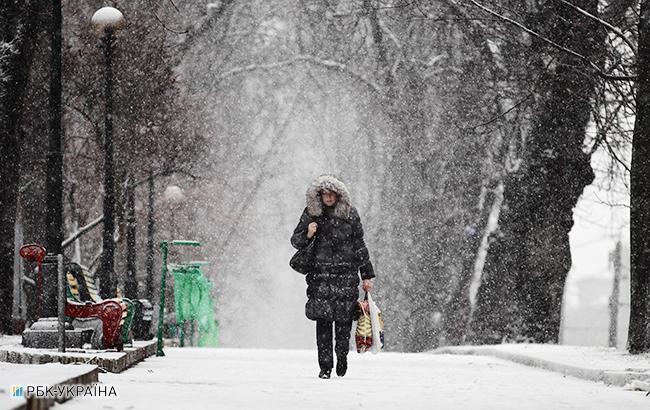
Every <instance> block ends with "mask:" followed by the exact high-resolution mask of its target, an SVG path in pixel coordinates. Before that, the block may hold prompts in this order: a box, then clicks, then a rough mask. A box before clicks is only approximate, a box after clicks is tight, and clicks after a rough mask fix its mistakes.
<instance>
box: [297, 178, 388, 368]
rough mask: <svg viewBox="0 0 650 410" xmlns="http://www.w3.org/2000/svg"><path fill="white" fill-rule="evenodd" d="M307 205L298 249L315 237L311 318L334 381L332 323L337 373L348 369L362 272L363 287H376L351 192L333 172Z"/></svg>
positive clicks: (323, 364)
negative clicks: (351, 332) (314, 322)
mask: <svg viewBox="0 0 650 410" xmlns="http://www.w3.org/2000/svg"><path fill="white" fill-rule="evenodd" d="M306 196H307V207H306V208H305V210H304V211H303V213H302V216H301V217H300V222H298V226H297V227H296V229H295V230H294V232H293V236H292V237H291V244H292V245H293V246H294V247H295V248H296V249H302V248H304V247H306V246H307V245H308V244H309V243H310V242H312V241H314V245H313V246H314V259H315V269H314V271H313V272H310V273H308V274H307V277H306V280H307V297H308V300H307V304H306V306H305V314H306V316H307V318H309V319H311V320H315V321H316V345H317V346H318V364H319V366H320V373H319V374H318V377H320V378H321V379H329V378H330V374H331V372H332V368H333V367H334V358H333V354H332V327H334V338H335V340H336V347H335V349H334V350H335V351H336V374H337V375H338V376H341V377H342V376H344V375H345V372H346V371H347V368H348V362H347V355H348V351H349V349H350V331H351V329H352V320H353V317H354V313H355V310H356V304H357V299H358V297H359V273H361V279H363V285H362V287H363V290H364V291H366V292H369V291H370V290H371V289H372V281H371V279H372V278H374V277H375V274H374V271H373V268H372V263H371V262H370V256H369V255H368V249H367V248H366V245H365V242H364V240H363V228H362V226H361V219H360V218H359V214H358V212H357V210H356V209H355V208H354V207H353V206H352V204H351V202H350V193H349V192H348V189H347V188H346V186H345V184H343V182H341V181H339V180H338V179H336V178H335V177H334V176H332V175H321V176H320V177H318V178H316V179H315V180H314V181H313V182H312V183H311V184H310V185H309V188H308V189H307V195H306Z"/></svg>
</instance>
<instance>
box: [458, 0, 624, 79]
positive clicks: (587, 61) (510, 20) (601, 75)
mask: <svg viewBox="0 0 650 410" xmlns="http://www.w3.org/2000/svg"><path fill="white" fill-rule="evenodd" d="M469 1H470V3H472V4H473V5H475V6H476V7H478V8H480V9H481V10H483V11H485V12H486V13H489V14H491V15H493V16H495V17H497V18H500V19H501V20H503V21H506V22H508V23H510V24H512V25H514V26H516V27H518V28H520V29H521V30H523V31H525V32H526V33H528V34H530V35H531V36H534V37H536V38H538V39H540V40H542V41H543V42H545V43H546V44H548V45H550V46H552V47H554V48H556V49H558V50H560V51H563V52H565V53H567V54H570V55H572V56H574V57H576V58H578V59H580V60H582V61H584V62H585V63H586V64H587V65H589V67H591V68H592V69H593V70H594V71H595V72H596V73H597V74H598V75H599V76H600V77H602V78H604V79H605V80H611V81H631V80H636V78H637V76H616V75H611V74H607V73H605V72H603V70H601V69H600V67H598V66H597V65H596V64H595V63H594V62H593V61H591V60H589V59H588V58H587V57H585V56H583V55H582V54H579V53H576V52H575V51H573V50H571V49H569V48H566V47H564V46H561V45H560V44H558V43H556V42H555V41H553V40H551V39H548V38H546V37H544V36H542V35H541V34H539V33H537V32H536V31H534V30H531V29H530V28H528V27H526V26H524V25H523V24H521V23H519V22H517V21H515V20H512V19H510V18H508V17H506V16H503V15H501V14H499V13H497V12H496V11H494V10H492V9H490V8H488V7H485V6H484V5H482V4H480V3H478V2H477V1H475V0H469Z"/></svg>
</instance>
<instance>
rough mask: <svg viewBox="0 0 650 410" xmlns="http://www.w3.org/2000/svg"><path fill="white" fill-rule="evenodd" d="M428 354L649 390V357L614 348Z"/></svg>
mask: <svg viewBox="0 0 650 410" xmlns="http://www.w3.org/2000/svg"><path fill="white" fill-rule="evenodd" d="M431 353H433V354H456V355H480V356H493V357H497V358H500V359H503V360H509V361H512V362H516V363H520V364H523V365H526V366H531V367H538V368H541V369H546V370H550V371H553V372H558V373H562V374H563V375H566V376H574V377H577V378H580V379H584V380H591V381H596V382H603V383H605V384H608V385H615V386H624V387H626V388H629V389H638V390H650V354H642V355H631V354H629V353H627V352H624V351H620V350H616V349H614V348H606V347H592V346H565V345H550V344H501V345H482V346H448V347H441V348H438V349H436V350H433V351H432V352H431Z"/></svg>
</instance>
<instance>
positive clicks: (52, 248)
mask: <svg viewBox="0 0 650 410" xmlns="http://www.w3.org/2000/svg"><path fill="white" fill-rule="evenodd" d="M61 20H62V16H61V0H52V23H51V27H50V29H51V33H50V34H51V36H52V37H51V39H52V40H51V50H50V52H51V59H50V90H49V115H50V138H49V147H48V151H47V172H46V179H45V192H46V194H45V195H46V197H45V198H46V212H45V232H46V234H45V248H46V249H47V252H48V253H52V254H59V253H61V242H63V151H62V137H61V133H62V132H61V23H62V21H61ZM43 274H44V275H45V274H56V270H55V269H50V270H44V271H43ZM44 282H45V283H48V282H49V283H57V280H56V278H44ZM43 292H44V293H45V294H44V295H43V296H44V300H46V301H52V302H54V303H47V302H46V303H44V307H45V308H46V311H44V312H42V313H43V315H44V316H56V315H57V310H56V307H57V304H56V303H55V302H56V299H57V288H56V287H52V286H47V287H45V288H44V289H43Z"/></svg>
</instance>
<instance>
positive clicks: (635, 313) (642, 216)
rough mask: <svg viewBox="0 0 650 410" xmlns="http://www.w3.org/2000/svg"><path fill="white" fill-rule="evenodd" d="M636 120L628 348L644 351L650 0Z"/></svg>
mask: <svg viewBox="0 0 650 410" xmlns="http://www.w3.org/2000/svg"><path fill="white" fill-rule="evenodd" d="M637 54H638V57H637V58H638V60H637V67H638V69H637V75H638V80H637V95H636V123H635V124H634V137H633V138H632V167H631V171H630V183H631V187H630V207H631V209H630V252H631V254H630V261H631V268H630V326H629V330H628V349H629V351H630V353H641V352H644V351H647V350H648V349H649V348H650V341H649V340H648V335H647V331H648V316H649V315H648V296H649V295H650V292H649V291H648V287H649V286H650V179H649V178H648V175H650V2H649V1H648V0H643V1H641V14H640V18H639V46H638V52H637Z"/></svg>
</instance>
